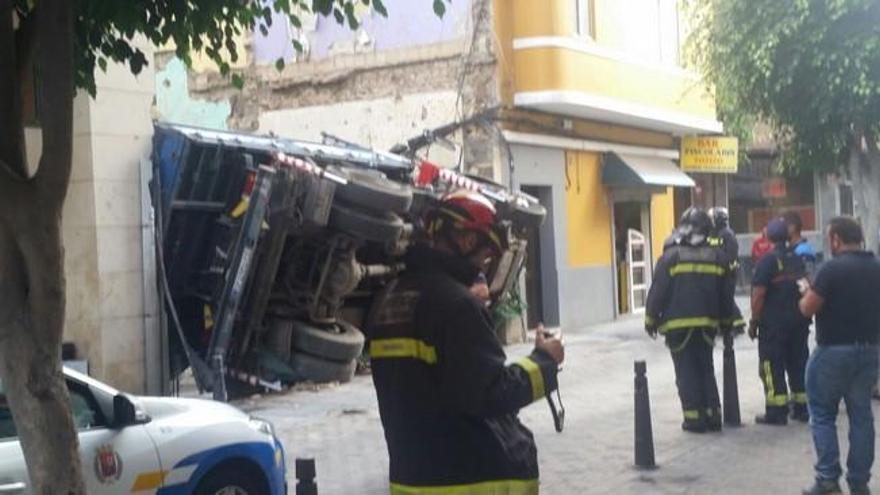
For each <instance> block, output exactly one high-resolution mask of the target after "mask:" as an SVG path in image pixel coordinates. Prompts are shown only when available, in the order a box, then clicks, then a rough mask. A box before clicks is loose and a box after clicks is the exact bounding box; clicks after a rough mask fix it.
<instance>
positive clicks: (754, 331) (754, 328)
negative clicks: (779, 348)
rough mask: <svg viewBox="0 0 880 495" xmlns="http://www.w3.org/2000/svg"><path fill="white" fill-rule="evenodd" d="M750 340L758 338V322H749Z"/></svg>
mask: <svg viewBox="0 0 880 495" xmlns="http://www.w3.org/2000/svg"><path fill="white" fill-rule="evenodd" d="M749 338H750V339H752V340H755V339H756V338H758V320H749Z"/></svg>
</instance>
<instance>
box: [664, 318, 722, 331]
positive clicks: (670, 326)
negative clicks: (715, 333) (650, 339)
mask: <svg viewBox="0 0 880 495" xmlns="http://www.w3.org/2000/svg"><path fill="white" fill-rule="evenodd" d="M685 328H718V320H716V319H714V318H707V317H704V316H698V317H695V318H675V319H672V320H669V321H667V322H665V323H663V324H662V325H660V333H666V332H668V331H670V330H681V329H685Z"/></svg>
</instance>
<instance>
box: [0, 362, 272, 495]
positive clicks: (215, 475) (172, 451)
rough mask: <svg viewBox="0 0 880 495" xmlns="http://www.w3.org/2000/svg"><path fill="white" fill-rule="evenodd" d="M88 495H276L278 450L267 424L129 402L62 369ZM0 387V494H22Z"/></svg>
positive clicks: (187, 403)
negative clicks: (132, 494)
mask: <svg viewBox="0 0 880 495" xmlns="http://www.w3.org/2000/svg"><path fill="white" fill-rule="evenodd" d="M64 375H65V378H66V380H67V386H68V389H69V390H70V399H71V405H72V409H73V416H74V421H75V423H76V426H77V428H78V429H79V442H80V455H81V458H82V467H83V475H84V477H85V480H86V485H87V488H88V492H89V493H91V494H95V495H99V494H111V493H112V494H117V493H144V494H147V493H150V494H159V495H165V494H168V495H174V494H195V495H263V494H267V495H279V494H284V493H285V492H286V483H285V467H284V466H285V464H284V463H285V460H284V449H283V447H282V446H281V443H280V442H279V440H278V438H277V437H276V436H275V434H274V431H273V429H272V425H271V424H269V423H268V422H266V421H263V420H260V419H257V418H253V417H250V416H248V415H246V414H245V413H243V412H241V411H239V410H238V409H236V408H234V407H232V406H229V405H226V404H221V403H218V402H210V401H204V400H194V399H177V398H154V397H132V396H129V395H125V394H121V393H119V392H118V391H116V390H114V389H112V388H110V387H109V386H107V385H105V384H103V383H101V382H99V381H96V380H94V379H92V378H89V377H88V376H85V375H82V374H80V373H77V372H75V371H73V370H70V369H66V368H65V369H64ZM28 493H31V492H30V489H29V481H28V475H27V468H26V467H25V462H24V456H23V455H22V451H21V446H20V445H19V442H18V439H17V438H16V432H15V425H14V424H13V423H12V417H11V414H10V413H9V407H8V405H7V403H6V397H5V394H4V392H3V388H2V383H0V495H7V494H28Z"/></svg>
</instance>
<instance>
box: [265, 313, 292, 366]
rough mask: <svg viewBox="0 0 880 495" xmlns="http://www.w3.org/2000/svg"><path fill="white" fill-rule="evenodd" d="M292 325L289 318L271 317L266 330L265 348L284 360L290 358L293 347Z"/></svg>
mask: <svg viewBox="0 0 880 495" xmlns="http://www.w3.org/2000/svg"><path fill="white" fill-rule="evenodd" d="M293 325H294V322H293V321H291V320H284V319H281V318H272V319H271V320H269V325H268V329H267V331H266V340H265V343H266V349H267V350H269V351H270V352H272V354H275V355H276V356H278V357H279V358H280V359H281V360H282V361H285V362H286V361H289V360H290V351H291V349H292V348H293V345H292V344H293Z"/></svg>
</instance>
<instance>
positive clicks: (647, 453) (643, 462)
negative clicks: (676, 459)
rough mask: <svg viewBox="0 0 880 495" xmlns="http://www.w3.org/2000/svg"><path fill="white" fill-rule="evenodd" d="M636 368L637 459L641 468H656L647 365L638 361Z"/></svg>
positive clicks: (637, 464)
mask: <svg viewBox="0 0 880 495" xmlns="http://www.w3.org/2000/svg"><path fill="white" fill-rule="evenodd" d="M634 368H635V374H636V376H635V461H636V467H637V468H639V469H654V468H656V467H657V465H656V464H655V463H654V433H653V429H652V428H651V400H650V398H649V396H648V377H647V376H646V373H647V365H646V364H645V362H644V361H636V362H635V363H634Z"/></svg>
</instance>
